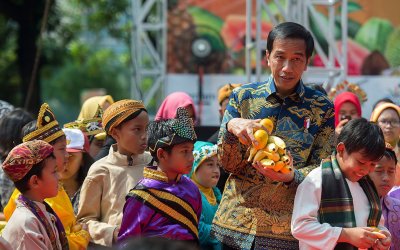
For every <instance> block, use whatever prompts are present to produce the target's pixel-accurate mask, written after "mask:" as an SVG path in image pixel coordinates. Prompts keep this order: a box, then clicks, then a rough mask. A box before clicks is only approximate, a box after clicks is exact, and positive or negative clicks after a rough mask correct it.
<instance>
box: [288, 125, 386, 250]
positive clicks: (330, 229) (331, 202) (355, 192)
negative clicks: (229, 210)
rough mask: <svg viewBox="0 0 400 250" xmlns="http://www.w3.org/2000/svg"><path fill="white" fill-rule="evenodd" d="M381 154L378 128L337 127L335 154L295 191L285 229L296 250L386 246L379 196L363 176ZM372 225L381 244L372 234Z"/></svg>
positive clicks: (380, 138) (370, 126)
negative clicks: (288, 225) (288, 228)
mask: <svg viewBox="0 0 400 250" xmlns="http://www.w3.org/2000/svg"><path fill="white" fill-rule="evenodd" d="M384 151H385V141H384V139H383V133H382V131H381V130H380V128H379V126H378V125H376V124H374V123H371V122H368V121H367V120H365V119H364V118H361V119H354V120H351V121H349V122H348V123H347V124H346V125H345V126H344V127H343V130H342V132H341V133H340V135H339V137H338V144H337V146H336V151H334V152H333V153H332V155H331V157H330V158H328V159H325V160H324V161H323V162H322V164H321V166H320V167H318V168H316V169H314V170H312V171H311V172H310V174H309V175H308V176H307V177H306V178H305V179H304V181H303V182H302V183H301V184H300V185H299V187H298V188H297V192H296V197H295V201H294V209H293V216H292V225H291V226H292V228H291V229H292V234H293V236H294V237H295V238H296V239H298V240H299V241H300V249H334V248H335V249H355V247H358V248H370V247H378V246H382V245H383V246H385V247H386V248H388V247H389V246H390V233H389V232H388V231H387V229H385V228H384V227H383V218H382V213H381V206H380V201H379V197H378V195H377V193H376V190H375V188H374V185H373V183H372V181H371V180H370V179H369V178H367V177H365V176H366V175H367V174H368V173H369V172H371V171H372V170H373V169H374V167H375V165H376V164H377V162H378V161H379V159H380V158H381V157H382V155H383V153H384ZM378 225H379V226H380V229H381V231H380V232H381V233H383V234H385V235H387V236H388V237H387V238H386V239H378V236H376V234H374V233H372V231H373V229H372V228H370V227H377V226H378Z"/></svg>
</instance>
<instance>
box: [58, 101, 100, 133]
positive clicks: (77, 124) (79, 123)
mask: <svg viewBox="0 0 400 250" xmlns="http://www.w3.org/2000/svg"><path fill="white" fill-rule="evenodd" d="M102 117H103V109H102V108H101V107H100V105H98V106H97V111H96V113H95V115H94V117H93V118H91V119H85V118H82V119H79V120H76V121H74V122H70V123H66V124H64V128H75V129H80V130H81V131H82V132H84V133H85V134H86V135H94V136H95V137H96V138H98V135H99V134H101V133H104V129H103V126H102ZM100 137H101V136H100Z"/></svg>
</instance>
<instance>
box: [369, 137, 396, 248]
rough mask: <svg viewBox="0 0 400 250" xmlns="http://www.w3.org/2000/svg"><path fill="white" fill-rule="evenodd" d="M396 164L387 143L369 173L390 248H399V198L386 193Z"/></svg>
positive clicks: (392, 182)
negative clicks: (377, 161)
mask: <svg viewBox="0 0 400 250" xmlns="http://www.w3.org/2000/svg"><path fill="white" fill-rule="evenodd" d="M396 164H397V158H396V154H395V152H394V151H393V148H392V146H391V145H390V144H388V143H387V144H386V150H385V154H384V155H383V157H382V159H381V160H380V161H379V163H378V164H377V165H376V167H375V169H374V171H373V172H371V173H370V174H369V177H370V178H371V180H372V181H373V182H374V184H375V187H376V189H377V191H378V195H379V197H380V198H381V205H382V214H383V217H384V218H385V227H386V228H387V229H389V231H390V234H391V235H392V244H391V246H390V249H392V250H395V249H400V223H399V222H400V210H399V208H400V200H398V199H396V198H393V197H389V196H388V195H387V194H388V192H389V191H390V189H391V188H392V187H393V185H394V181H395V176H396ZM397 171H398V170H397Z"/></svg>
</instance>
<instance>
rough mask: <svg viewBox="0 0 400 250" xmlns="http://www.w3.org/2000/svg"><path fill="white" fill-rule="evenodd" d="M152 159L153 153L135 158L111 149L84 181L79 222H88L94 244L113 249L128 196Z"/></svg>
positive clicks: (114, 146) (114, 148) (96, 163)
mask: <svg viewBox="0 0 400 250" xmlns="http://www.w3.org/2000/svg"><path fill="white" fill-rule="evenodd" d="M151 159H152V157H151V155H150V153H148V152H145V153H144V154H141V155H138V156H133V157H132V158H131V159H129V160H130V162H129V161H128V157H127V156H126V155H121V154H120V153H118V151H117V145H116V144H114V145H113V146H112V147H111V148H110V152H109V154H108V156H106V157H104V158H102V159H100V160H98V161H97V162H95V163H94V164H93V165H92V166H91V167H90V170H89V173H88V175H87V177H86V179H85V181H84V182H83V185H82V189H81V194H80V201H79V209H78V216H77V217H78V221H79V222H85V223H87V225H88V227H89V234H90V237H91V240H92V242H94V243H96V244H100V245H104V246H111V245H112V243H113V234H114V230H115V229H116V228H119V226H120V224H121V220H122V210H123V207H124V205H125V196H126V195H127V194H128V192H129V190H130V189H132V188H133V187H134V186H135V185H136V184H137V183H138V181H139V180H140V179H141V178H143V168H144V167H145V166H146V165H148V164H149V163H150V161H151Z"/></svg>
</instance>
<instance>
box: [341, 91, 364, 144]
mask: <svg viewBox="0 0 400 250" xmlns="http://www.w3.org/2000/svg"><path fill="white" fill-rule="evenodd" d="M334 107H335V134H336V137H337V136H339V134H340V132H341V131H342V129H343V126H344V125H346V123H348V122H349V121H350V120H351V119H356V118H361V115H362V111H361V104H360V100H359V99H358V97H357V95H355V94H354V93H351V92H343V93H340V94H339V95H337V96H336V98H335V100H334Z"/></svg>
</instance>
